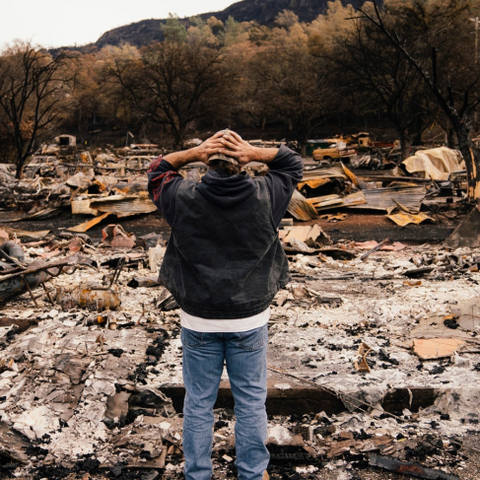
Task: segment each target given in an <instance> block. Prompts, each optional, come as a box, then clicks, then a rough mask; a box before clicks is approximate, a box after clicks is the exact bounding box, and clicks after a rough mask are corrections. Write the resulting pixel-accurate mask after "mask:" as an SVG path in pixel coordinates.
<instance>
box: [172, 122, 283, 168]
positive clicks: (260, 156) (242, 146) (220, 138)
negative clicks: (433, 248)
mask: <svg viewBox="0 0 480 480" xmlns="http://www.w3.org/2000/svg"><path fill="white" fill-rule="evenodd" d="M215 153H223V154H224V155H228V156H230V157H233V158H236V159H237V161H238V163H239V164H240V165H246V164H247V163H250V162H254V161H255V162H262V163H268V162H270V161H272V160H273V159H274V158H275V157H276V155H277V153H278V149H277V148H261V147H254V146H253V145H251V144H250V143H248V142H247V141H246V140H243V138H242V137H241V136H240V135H239V134H238V133H236V132H233V131H232V130H221V131H220V132H217V133H216V134H215V135H212V136H211V137H209V138H207V139H206V140H205V141H204V142H203V143H201V144H200V145H198V146H197V147H193V148H190V149H189V150H183V151H179V152H173V153H169V154H168V155H165V156H164V157H163V158H164V160H166V161H167V162H169V163H170V164H171V165H172V166H173V167H174V168H176V169H179V168H181V167H183V166H185V165H187V164H189V163H192V162H203V163H205V164H206V163H207V160H208V158H209V157H210V156H211V155H213V154H215Z"/></svg>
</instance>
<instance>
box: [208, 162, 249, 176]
mask: <svg viewBox="0 0 480 480" xmlns="http://www.w3.org/2000/svg"><path fill="white" fill-rule="evenodd" d="M208 166H209V168H211V169H212V170H215V171H217V172H223V173H225V174H227V175H229V176H232V175H237V174H238V173H240V172H241V170H242V167H241V165H236V164H234V163H230V162H225V161H223V160H210V162H208Z"/></svg>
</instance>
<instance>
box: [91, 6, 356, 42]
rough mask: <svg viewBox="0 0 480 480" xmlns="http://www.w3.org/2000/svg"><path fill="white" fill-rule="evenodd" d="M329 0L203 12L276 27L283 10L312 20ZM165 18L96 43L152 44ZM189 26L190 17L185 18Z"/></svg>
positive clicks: (123, 29) (115, 31)
mask: <svg viewBox="0 0 480 480" xmlns="http://www.w3.org/2000/svg"><path fill="white" fill-rule="evenodd" d="M342 1H343V3H344V4H351V5H353V6H354V7H355V8H356V7H358V6H359V5H361V4H363V1H362V0H350V1H347V0H342ZM327 2H328V0H243V1H241V2H237V3H234V4H233V5H230V6H229V7H227V8H226V9H225V10H222V11H220V12H207V13H203V14H202V15H200V17H201V18H203V19H207V18H210V17H211V16H212V15H213V16H215V17H216V18H218V19H219V20H221V21H223V22H224V21H226V20H227V19H228V17H230V16H231V17H233V18H234V19H235V20H236V21H237V22H250V21H256V22H258V23H259V24H260V25H267V26H272V24H273V22H274V20H275V18H276V16H277V15H278V14H279V13H280V12H282V11H283V10H290V11H292V12H294V13H295V14H296V15H297V16H298V18H299V20H300V21H301V22H311V21H312V20H314V19H315V18H316V17H317V16H318V15H320V14H321V13H323V12H325V10H326V8H327ZM164 22H165V19H158V20H156V19H149V20H142V21H140V22H136V23H131V24H129V25H124V26H121V27H117V28H114V29H112V30H109V31H108V32H105V33H104V34H103V35H102V36H101V37H100V38H99V39H98V40H97V41H96V42H95V44H94V46H95V47H97V48H98V49H100V48H102V47H104V46H105V45H119V44H121V43H122V42H128V43H130V44H132V45H135V46H137V47H141V46H143V45H148V44H149V43H152V42H155V41H159V42H160V41H162V40H163V35H162V32H161V29H160V26H161V24H162V23H164ZM182 22H183V23H184V24H185V25H188V19H182Z"/></svg>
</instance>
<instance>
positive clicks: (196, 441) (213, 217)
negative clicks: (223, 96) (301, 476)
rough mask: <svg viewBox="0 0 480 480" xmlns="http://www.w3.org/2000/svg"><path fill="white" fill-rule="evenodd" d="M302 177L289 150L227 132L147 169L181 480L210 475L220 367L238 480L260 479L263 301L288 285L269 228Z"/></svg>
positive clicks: (264, 461) (263, 452)
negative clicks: (167, 232)
mask: <svg viewBox="0 0 480 480" xmlns="http://www.w3.org/2000/svg"><path fill="white" fill-rule="evenodd" d="M196 161H200V162H203V163H205V164H206V165H207V166H208V170H207V173H206V174H205V175H204V176H203V177H202V179H201V182H195V181H193V180H185V179H183V177H182V176H181V175H180V174H179V173H178V170H179V169H180V168H181V167H183V166H185V165H187V164H189V163H191V162H196ZM253 161H256V162H262V163H265V164H267V165H268V166H269V171H268V173H267V174H266V175H265V176H263V177H255V178H252V177H250V176H249V175H247V174H246V172H242V171H241V168H242V166H244V165H247V164H248V163H250V162H253ZM302 175H303V161H302V159H301V157H300V156H299V155H298V154H297V153H295V152H293V151H292V150H290V149H288V148H287V147H285V146H281V147H280V148H279V149H277V148H260V147H255V146H253V145H251V144H249V143H248V142H246V141H245V140H243V139H242V138H241V137H240V136H239V135H238V134H237V133H235V132H232V131H228V130H226V131H221V132H218V133H216V134H215V135H213V136H212V137H210V138H208V139H207V140H205V141H204V142H203V143H202V144H201V145H199V146H197V147H194V148H191V149H189V150H185V151H180V152H174V153H171V154H168V155H166V156H164V157H163V158H159V159H157V160H155V161H154V162H152V164H151V166H150V168H149V171H148V182H149V183H148V188H149V193H150V196H151V198H152V200H153V201H154V203H155V205H156V206H157V208H158V210H159V211H160V213H161V214H162V215H163V216H164V218H165V219H166V220H167V222H168V223H169V225H170V226H171V228H172V232H171V237H170V240H169V242H168V245H167V249H166V252H165V256H164V260H163V263H162V266H161V269H160V278H161V281H162V283H163V284H164V285H165V286H166V288H168V290H169V291H170V292H171V293H172V295H173V297H174V298H175V300H176V301H177V303H178V304H179V306H180V308H181V310H180V319H181V324H182V333H181V339H182V345H183V380H184V384H185V390H186V395H185V402H184V408H183V413H184V424H183V452H184V456H185V478H186V480H209V479H210V478H211V476H212V462H211V454H212V440H213V424H214V415H213V407H214V404H215V401H216V398H217V393H218V387H219V384H220V379H221V376H222V372H223V367H224V363H225V365H226V368H227V372H228V377H229V380H230V385H231V390H232V394H233V398H234V401H235V416H236V425H235V448H236V456H237V460H236V466H237V471H238V478H239V480H261V479H262V478H268V475H267V474H266V468H267V465H268V462H269V453H268V450H267V448H266V446H265V440H266V436H267V414H266V411H265V400H266V396H267V361H266V352H267V321H268V319H269V316H270V303H271V301H272V299H273V297H274V296H275V294H276V293H277V292H278V290H279V289H281V288H283V287H284V286H285V285H286V284H287V283H288V281H289V280H290V274H289V272H288V261H287V258H286V256H285V253H284V251H283V249H282V246H281V244H280V241H279V238H278V231H277V229H278V225H279V223H280V221H281V219H282V218H283V216H284V215H285V212H286V210H287V207H288V204H289V202H290V198H291V196H292V194H293V191H294V190H295V188H296V186H297V184H298V182H299V181H300V180H301V179H302ZM264 475H265V476H264Z"/></svg>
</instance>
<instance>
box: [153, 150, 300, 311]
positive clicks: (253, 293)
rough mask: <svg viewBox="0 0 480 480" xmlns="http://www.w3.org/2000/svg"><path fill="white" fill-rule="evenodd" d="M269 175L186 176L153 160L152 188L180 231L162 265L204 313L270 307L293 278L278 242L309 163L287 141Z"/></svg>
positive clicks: (167, 281) (185, 301)
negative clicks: (282, 226)
mask: <svg viewBox="0 0 480 480" xmlns="http://www.w3.org/2000/svg"><path fill="white" fill-rule="evenodd" d="M269 167H270V168H269V172H268V173H267V174H266V175H265V176H264V177H255V178H252V177H250V176H249V175H247V174H246V173H245V172H242V173H241V174H238V175H233V176H227V175H225V174H222V173H220V172H216V171H213V170H208V171H207V173H206V174H205V175H204V176H203V177H202V180H201V182H195V181H193V180H184V179H183V177H182V176H181V175H179V174H178V172H177V171H176V170H175V169H173V168H172V166H171V165H170V164H169V163H168V162H166V161H165V160H161V161H157V162H153V163H152V165H151V167H150V169H149V172H148V176H149V192H150V195H151V197H152V199H153V201H154V202H155V204H156V205H157V207H158V209H159V211H160V212H161V213H162V214H163V215H164V217H165V218H166V220H167V221H168V223H169V224H170V226H171V227H172V233H171V237H170V240H169V242H168V245H167V250H166V252H165V256H164V260H163V263H162V267H161V270H160V278H161V280H162V282H163V284H164V285H165V286H166V287H167V288H168V290H169V291H170V292H171V293H172V295H173V296H174V298H175V300H176V301H177V302H178V304H179V305H180V307H181V308H182V309H183V310H184V311H186V312H187V313H189V314H191V315H195V316H198V317H202V318H211V319H215V318H219V319H228V318H245V317H249V316H252V315H255V314H257V313H260V312H262V311H264V310H265V309H266V308H267V307H268V306H269V305H270V302H271V301H272V299H273V297H274V296H275V294H276V293H277V292H278V290H279V289H280V288H283V287H284V286H285V285H286V284H287V283H288V281H289V279H290V274H289V272H288V261H287V258H286V256H285V253H284V251H283V249H282V246H281V244H280V241H279V239H278V231H277V228H278V224H279V223H280V220H281V219H282V217H283V216H284V214H285V212H286V209H287V207H288V203H289V201H290V198H291V196H292V194H293V191H294V189H295V187H296V185H297V183H298V182H299V181H300V180H301V178H302V171H303V162H302V159H301V158H300V156H299V155H298V154H296V153H295V152H293V151H292V150H290V149H288V148H286V147H284V146H282V147H281V148H280V149H279V152H278V154H277V156H276V157H275V159H274V160H272V162H270V163H269Z"/></svg>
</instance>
